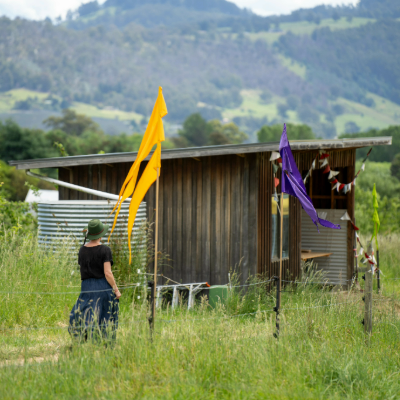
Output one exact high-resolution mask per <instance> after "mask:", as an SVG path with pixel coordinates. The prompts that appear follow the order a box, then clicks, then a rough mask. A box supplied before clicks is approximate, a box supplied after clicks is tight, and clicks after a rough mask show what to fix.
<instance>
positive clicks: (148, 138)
mask: <svg viewBox="0 0 400 400" xmlns="http://www.w3.org/2000/svg"><path fill="white" fill-rule="evenodd" d="M167 114H168V111H167V106H166V104H165V101H164V96H163V93H162V87H161V86H160V87H159V89H158V97H157V100H156V103H155V104H154V108H153V112H152V113H151V116H150V120H149V123H148V125H147V128H146V132H145V134H144V135H143V140H142V143H141V144H140V148H139V152H138V155H137V157H136V160H135V162H134V163H133V165H132V167H131V169H130V170H129V173H128V176H127V177H126V179H125V181H124V184H123V185H122V188H121V191H120V193H119V198H118V201H117V203H116V204H115V206H114V209H113V210H112V212H111V214H112V213H113V212H114V211H115V210H117V211H116V213H115V217H114V223H113V226H112V228H111V232H110V236H111V234H112V233H113V231H114V228H115V225H116V223H117V219H118V214H119V212H120V210H121V205H122V203H123V202H124V201H125V200H126V199H127V198H128V197H129V196H131V195H132V193H133V191H134V190H135V186H136V180H137V176H138V172H139V167H140V163H141V162H142V161H143V160H144V159H145V158H146V157H147V156H148V155H149V153H150V151H151V149H152V148H153V147H154V145H155V144H159V143H161V142H163V141H164V140H165V135H164V127H163V122H162V118H163V117H165V116H166V115H167ZM157 147H158V146H157ZM160 152H161V147H160ZM160 154H161V153H160ZM160 157H161V156H160ZM160 160H161V158H160ZM131 203H132V202H131ZM135 216H136V213H135ZM129 218H130V212H129ZM132 226H133V225H132ZM128 234H129V235H130V231H129V232H128ZM110 236H109V238H108V239H109V240H110ZM129 246H130V241H129Z"/></svg>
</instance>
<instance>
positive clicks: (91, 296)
mask: <svg viewBox="0 0 400 400" xmlns="http://www.w3.org/2000/svg"><path fill="white" fill-rule="evenodd" d="M118 312H119V300H117V299H116V297H115V294H114V292H113V290H112V288H111V286H110V284H109V283H108V282H107V280H106V278H101V279H94V278H90V279H85V280H83V281H82V285H81V294H80V295H79V297H78V300H77V301H76V303H75V305H74V306H73V307H72V310H71V314H70V317H69V328H68V330H69V333H70V334H71V335H72V336H73V337H75V338H77V339H84V340H86V339H88V338H96V339H115V338H116V333H117V332H116V331H117V328H118Z"/></svg>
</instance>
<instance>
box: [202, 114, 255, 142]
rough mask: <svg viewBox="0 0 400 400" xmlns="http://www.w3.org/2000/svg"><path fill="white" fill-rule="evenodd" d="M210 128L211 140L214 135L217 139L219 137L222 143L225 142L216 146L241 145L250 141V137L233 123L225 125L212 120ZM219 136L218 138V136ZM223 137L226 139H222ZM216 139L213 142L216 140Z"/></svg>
mask: <svg viewBox="0 0 400 400" xmlns="http://www.w3.org/2000/svg"><path fill="white" fill-rule="evenodd" d="M208 128H209V132H210V138H211V136H213V135H214V137H215V138H216V137H219V138H220V139H219V140H220V141H222V142H225V143H215V144H240V143H243V142H244V141H245V140H246V139H248V136H247V135H246V134H245V133H244V132H242V131H241V130H240V129H239V127H238V126H237V125H236V124H234V123H233V122H229V123H228V124H225V125H223V124H222V123H221V122H220V121H218V120H212V121H209V122H208ZM217 134H218V136H216V135H217ZM222 137H224V138H225V139H222ZM215 138H214V139H213V140H215ZM210 144H212V143H210Z"/></svg>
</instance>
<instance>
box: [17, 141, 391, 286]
mask: <svg viewBox="0 0 400 400" xmlns="http://www.w3.org/2000/svg"><path fill="white" fill-rule="evenodd" d="M390 144H391V137H380V138H358V139H342V140H314V141H292V142H291V147H292V150H293V154H294V157H295V160H296V163H297V166H298V168H299V171H300V172H303V173H304V174H305V173H306V172H307V171H308V170H309V169H310V167H311V164H312V161H313V159H314V158H315V156H316V155H317V154H318V152H319V150H324V152H326V153H328V154H329V164H330V166H331V168H335V170H338V171H340V174H339V175H338V179H339V181H341V182H351V181H352V180H353V179H354V175H355V159H356V149H357V148H361V147H367V146H368V147H370V146H371V147H372V146H378V145H390ZM278 148H279V143H258V144H243V145H227V146H213V147H202V148H188V149H173V150H164V151H163V153H162V168H161V176H160V198H159V221H160V225H159V244H158V246H159V249H160V251H162V252H164V253H166V254H168V255H169V256H170V259H171V262H170V265H168V266H163V267H162V269H163V270H162V272H163V273H164V274H165V275H167V276H169V277H170V278H172V279H174V280H175V281H178V282H182V283H191V282H204V281H207V282H209V283H210V284H212V285H216V284H225V283H227V281H228V272H229V271H230V270H233V269H235V268H236V270H237V271H238V272H239V273H240V276H241V281H242V282H244V281H246V280H247V278H248V277H249V276H250V275H255V274H263V275H265V276H268V277H271V276H273V275H276V274H277V273H278V268H279V260H278V259H277V258H276V254H274V251H273V237H272V236H273V223H274V219H273V204H272V203H273V202H272V197H273V193H274V179H273V169H272V164H271V162H270V155H271V152H272V151H277V150H278ZM136 154H137V153H117V154H101V155H88V156H74V157H60V158H51V159H38V160H23V161H11V162H10V165H14V166H16V167H17V169H40V168H57V169H58V176H59V179H60V180H61V181H65V182H69V183H74V184H77V185H80V186H84V187H88V188H92V189H97V190H101V191H105V192H109V193H114V194H118V193H119V190H120V188H121V185H122V183H123V181H124V179H125V177H126V175H127V172H128V170H129V168H130V167H131V165H132V163H133V161H134V160H135V157H136ZM143 164H145V163H143ZM143 167H144V165H143ZM331 189H332V186H331V184H330V183H329V181H328V180H327V176H326V175H324V174H323V173H322V170H321V169H319V170H318V169H317V170H315V171H314V173H313V175H312V178H311V179H310V180H309V181H308V183H307V192H308V193H309V195H310V197H311V198H312V200H313V203H314V206H315V208H316V209H317V210H328V211H329V210H341V212H343V213H344V212H345V211H346V210H347V212H348V214H349V215H350V217H351V218H354V206H355V204H354V190H351V191H350V192H349V193H347V194H345V195H343V194H338V193H337V191H335V190H331ZM277 191H278V193H279V192H280V185H279V186H278V187H277ZM59 199H60V200H97V199H98V198H96V197H95V196H92V195H88V194H85V193H82V192H78V191H75V190H70V189H66V188H63V187H61V186H60V187H59ZM145 200H146V202H147V217H148V218H149V219H153V217H154V210H155V185H153V187H152V188H151V189H150V191H149V192H148V194H147V195H146V198H145ZM338 213H339V211H337V212H336V214H335V215H338ZM332 215H333V214H332ZM303 218H304V216H303ZM307 218H308V217H307ZM341 222H342V225H343V224H348V226H347V227H346V228H348V229H346V230H345V231H346V237H343V234H342V237H341V239H340V240H341V242H340V243H342V244H341V245H340V246H342V247H344V248H343V249H340V251H341V252H342V254H344V255H345V256H344V259H343V258H342V259H341V260H342V261H341V262H342V263H343V264H344V265H343V266H342V267H343V268H344V271H345V274H346V277H343V278H346V279H350V278H351V277H352V274H353V270H354V257H353V245H354V242H353V241H354V231H353V230H352V229H351V225H350V223H348V222H345V221H341ZM288 223H289V229H288V243H287V251H286V252H285V258H284V261H283V271H284V273H285V276H286V277H287V278H289V277H291V278H295V277H297V276H299V274H300V266H301V250H302V208H301V206H300V204H299V202H298V200H297V199H294V198H292V197H290V199H289V213H288ZM324 229H325V228H320V230H324ZM307 234H310V235H311V243H312V242H313V240H314V239H313V238H314V237H315V240H316V241H318V238H319V236H318V235H319V234H318V232H317V229H316V228H315V226H309V225H308V227H307ZM310 235H308V237H309V238H310ZM303 236H304V231H303ZM338 243H339V242H338ZM311 250H312V249H311ZM327 250H328V249H327ZM337 251H338V250H337Z"/></svg>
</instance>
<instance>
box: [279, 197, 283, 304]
mask: <svg viewBox="0 0 400 400" xmlns="http://www.w3.org/2000/svg"><path fill="white" fill-rule="evenodd" d="M280 203H281V223H280V234H281V240H280V253H279V282H278V283H279V306H280V304H281V289H282V255H283V193H281V200H280Z"/></svg>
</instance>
